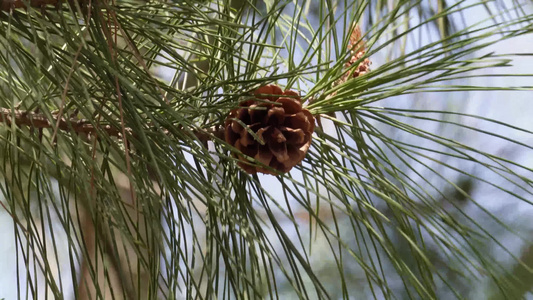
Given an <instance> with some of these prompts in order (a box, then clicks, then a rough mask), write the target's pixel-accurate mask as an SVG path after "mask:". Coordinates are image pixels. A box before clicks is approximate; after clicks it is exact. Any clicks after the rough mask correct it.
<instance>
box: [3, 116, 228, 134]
mask: <svg viewBox="0 0 533 300" xmlns="http://www.w3.org/2000/svg"><path fill="white" fill-rule="evenodd" d="M13 120H14V122H15V124H16V125H17V126H28V127H31V128H38V129H43V128H56V126H57V129H58V130H63V131H74V132H76V133H77V134H87V135H90V134H94V133H96V132H97V131H98V130H102V131H105V132H106V133H107V134H108V135H109V136H113V137H117V138H122V130H121V129H120V128H116V127H113V126H111V125H101V126H98V127H95V126H94V125H93V124H91V122H89V120H87V119H78V118H65V117H58V116H53V117H52V120H49V119H48V117H46V115H44V114H40V113H35V112H30V111H24V110H17V109H8V108H0V123H6V124H7V125H8V126H10V125H11V124H12V122H13ZM183 131H184V130H183ZM125 132H126V133H129V134H131V135H132V136H135V134H134V133H133V130H132V129H131V128H125ZM165 132H166V133H168V131H165ZM192 134H193V135H194V136H196V138H197V139H199V140H200V141H202V142H207V141H208V140H211V139H212V137H213V136H215V137H217V138H220V139H224V128H223V127H219V126H215V127H211V128H208V129H196V130H192Z"/></svg>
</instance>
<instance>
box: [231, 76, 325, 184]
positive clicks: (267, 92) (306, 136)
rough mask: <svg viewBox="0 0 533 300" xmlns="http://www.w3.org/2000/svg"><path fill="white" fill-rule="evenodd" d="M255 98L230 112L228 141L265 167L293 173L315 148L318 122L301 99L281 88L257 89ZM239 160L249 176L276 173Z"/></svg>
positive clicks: (294, 93)
mask: <svg viewBox="0 0 533 300" xmlns="http://www.w3.org/2000/svg"><path fill="white" fill-rule="evenodd" d="M254 95H255V99H251V100H247V101H244V102H242V103H241V104H240V107H239V108H236V109H234V110H232V111H231V112H230V114H229V116H228V118H227V119H226V122H225V125H224V128H225V138H226V142H228V143H229V144H231V145H233V146H234V147H235V148H237V149H238V150H239V151H241V152H242V153H243V154H245V155H247V156H250V157H252V158H254V159H256V160H257V161H259V162H261V163H262V164H265V165H267V166H270V167H271V168H273V169H276V170H278V171H280V172H283V173H286V172H289V170H290V169H292V167H294V166H295V165H297V164H298V163H300V162H301V161H302V160H303V159H304V157H305V154H306V153H307V150H308V149H309V147H310V146H311V135H312V134H313V131H314V130H315V119H314V118H313V115H311V113H310V112H309V111H308V110H307V109H304V108H302V103H301V100H300V96H299V95H298V93H296V92H294V91H285V92H284V91H282V90H281V88H280V87H278V86H277V85H267V86H263V87H260V88H259V89H257V90H256V91H255V93H254ZM237 120H239V121H240V122H239V121H237ZM241 124H244V125H246V128H245V127H243V126H242V125H241ZM250 131H251V132H253V133H254V134H255V136H256V137H255V138H254V136H253V135H252V134H250ZM235 157H238V158H239V160H241V161H240V162H238V165H239V166H240V167H241V168H243V169H244V171H246V172H247V173H249V174H255V173H257V172H261V173H265V174H272V175H275V174H276V173H275V172H273V171H272V170H269V169H267V168H265V167H261V166H259V165H255V164H250V162H251V161H249V160H248V159H246V157H244V156H242V155H235ZM245 162H247V163H245Z"/></svg>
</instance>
